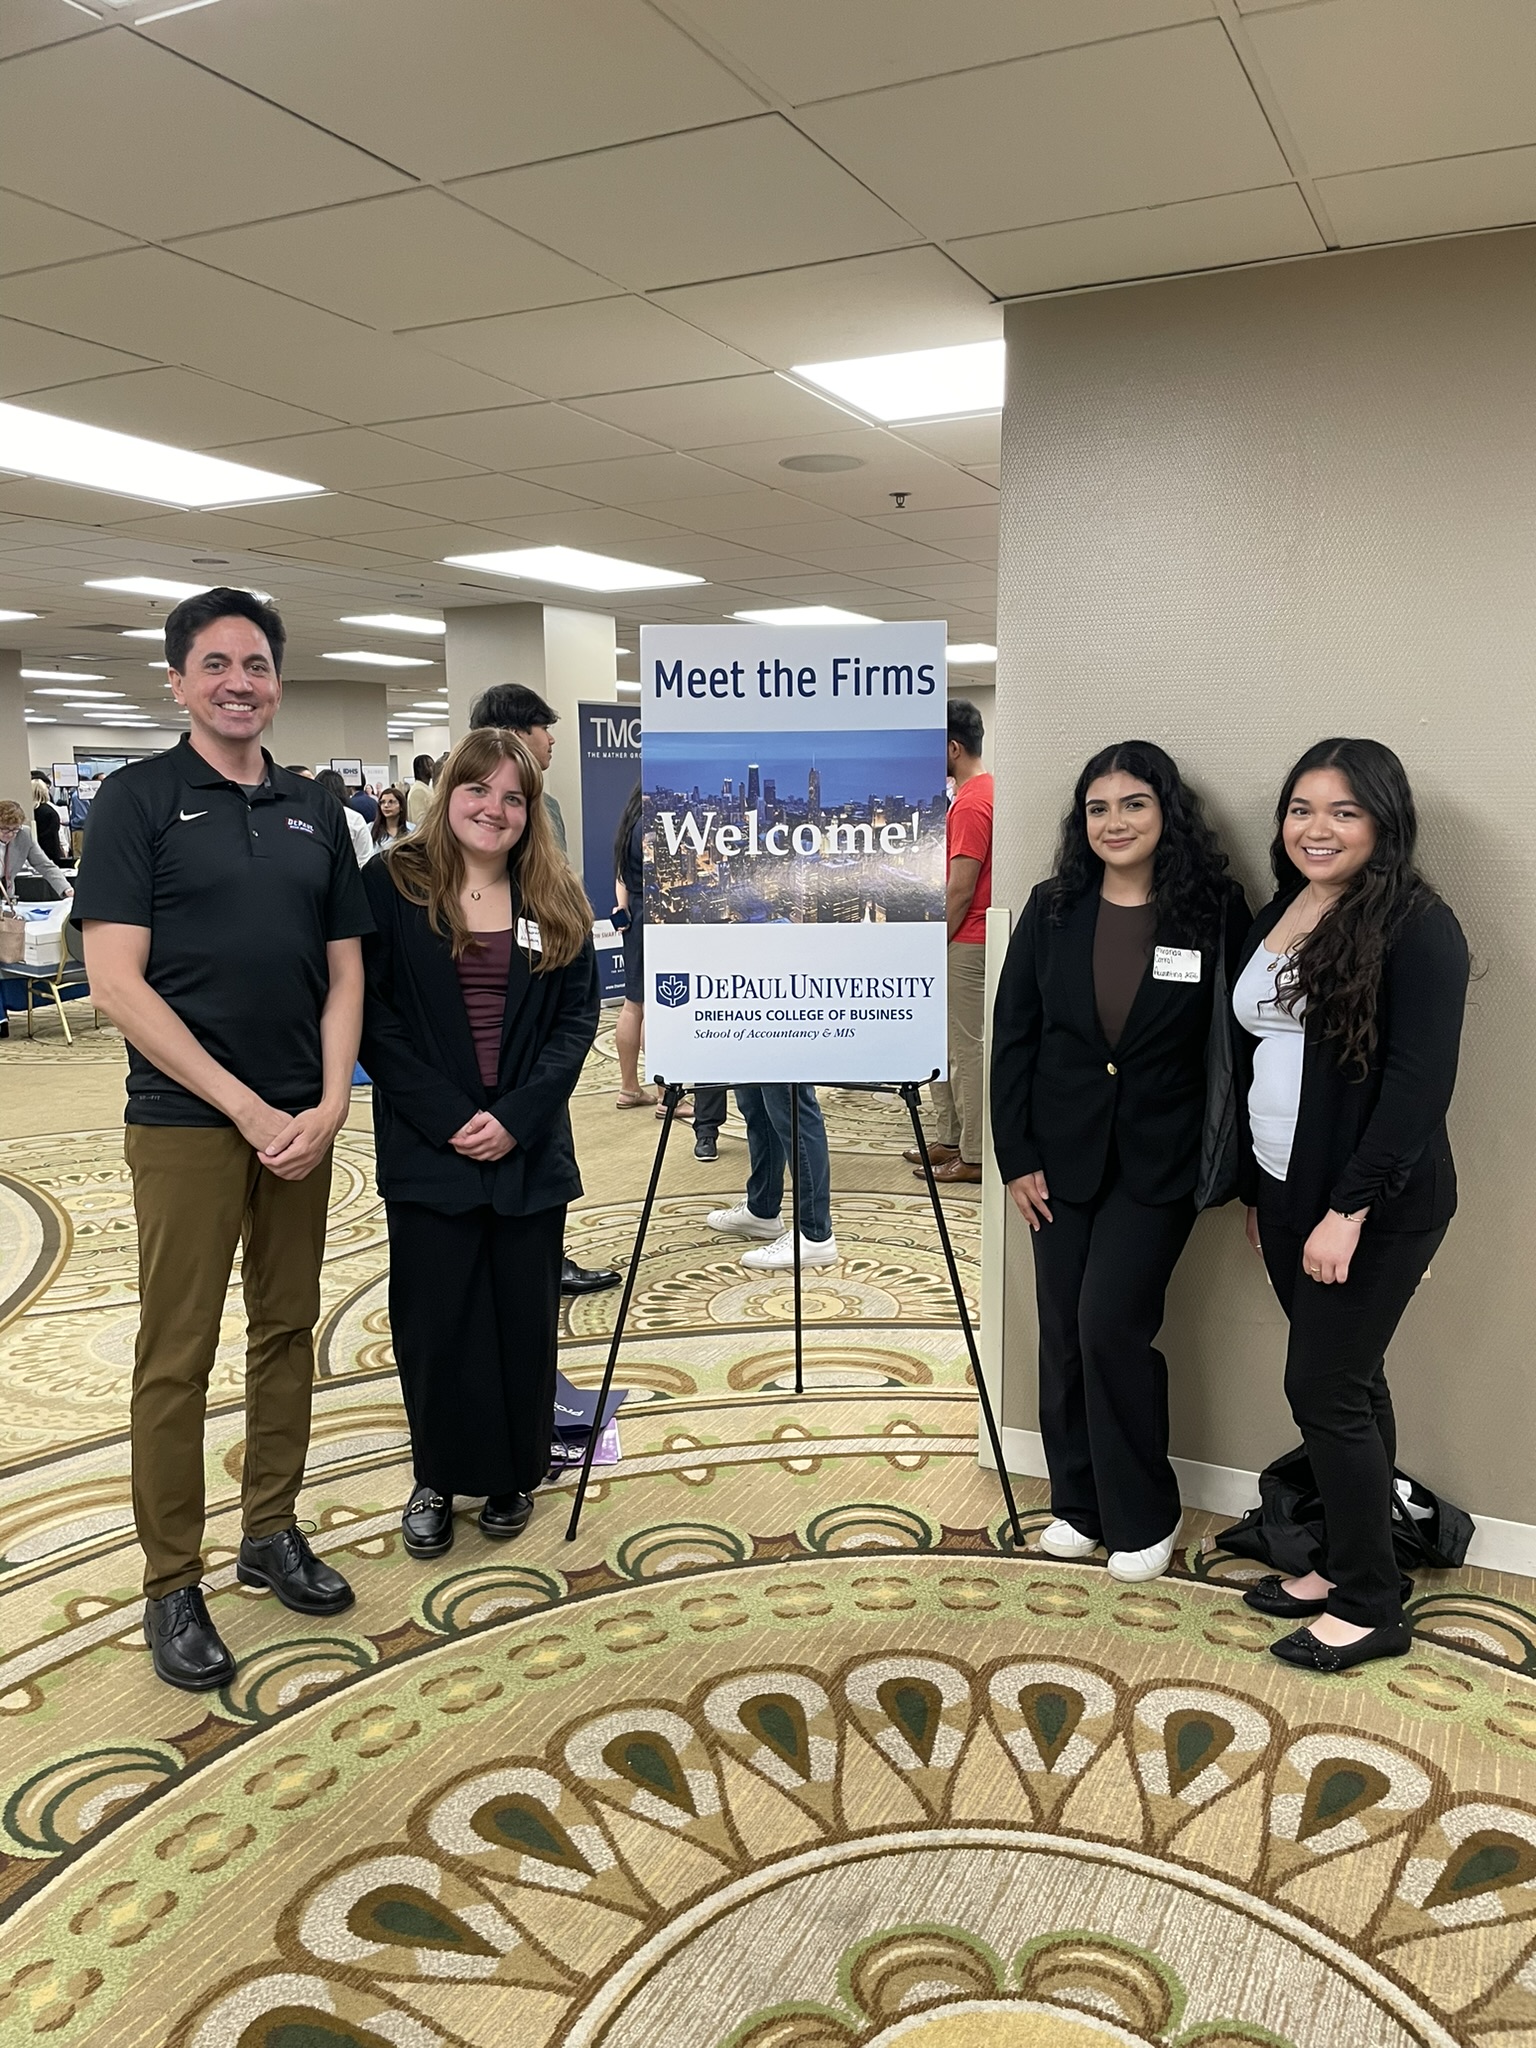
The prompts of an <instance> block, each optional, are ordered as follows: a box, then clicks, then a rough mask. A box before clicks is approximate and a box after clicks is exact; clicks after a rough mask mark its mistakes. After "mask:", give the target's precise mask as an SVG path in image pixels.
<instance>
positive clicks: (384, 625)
mask: <svg viewBox="0 0 1536 2048" xmlns="http://www.w3.org/2000/svg"><path fill="white" fill-rule="evenodd" d="M341 624H342V625H343V626H371V627H372V628H373V629H374V631H375V632H376V633H422V634H433V635H437V634H442V633H446V632H447V630H448V625H447V621H446V620H444V619H416V618H412V616H411V615H410V613H409V612H364V613H363V614H362V615H361V616H360V617H354V618H346V619H343V620H342V621H341Z"/></svg>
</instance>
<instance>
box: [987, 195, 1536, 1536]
mask: <svg viewBox="0 0 1536 2048" xmlns="http://www.w3.org/2000/svg"><path fill="white" fill-rule="evenodd" d="M1007 335H1008V360H1009V398H1008V405H1007V410H1006V412H1005V415H1004V431H1003V485H1002V488H1003V520H1002V538H1001V564H1000V570H1001V574H1000V592H999V600H1000V601H999V611H1000V614H1001V618H1000V626H1001V630H1000V635H999V640H1000V666H999V672H998V673H999V682H998V720H997V727H996V732H995V738H994V744H993V746H992V749H991V752H992V757H993V765H994V767H995V769H996V771H997V781H998V814H997V834H998V836H997V847H998V852H997V865H996V874H997V886H998V898H997V900H998V901H999V902H1002V903H1006V904H1008V905H1010V906H1014V907H1016V906H1017V905H1018V904H1019V903H1021V902H1022V901H1023V898H1024V896H1025V894H1026V893H1027V891H1028V889H1029V886H1030V885H1031V883H1032V882H1033V881H1034V880H1036V879H1037V878H1038V876H1039V875H1040V874H1042V873H1043V872H1044V871H1045V869H1046V867H1047V865H1048V859H1049V849H1050V845H1051V841H1052V837H1053V832H1054V825H1055V820H1056V817H1057V815H1058V813H1059V811H1060V808H1061V806H1062V803H1063V802H1064V800H1065V797H1066V795H1067V793H1068V791H1069V789H1070V786H1071V783H1072V780H1073V778H1074V776H1075V774H1076V772H1077V770H1078V768H1079V767H1080V765H1081V763H1082V761H1083V760H1084V759H1085V758H1086V757H1087V755H1088V754H1089V753H1091V752H1092V751H1093V750H1094V749H1096V748H1097V747H1099V746H1100V745H1102V744H1104V743H1106V742H1108V741H1110V740H1114V739H1117V738H1122V737H1125V736H1127V735H1129V734H1131V733H1138V734H1144V735H1146V736H1148V737H1150V738H1153V739H1157V740H1160V741H1161V742H1163V743H1164V744H1165V745H1166V746H1167V747H1168V748H1169V749H1170V750H1171V751H1172V752H1173V753H1174V755H1175V756H1176V757H1177V758H1178V759H1179V760H1180V762H1181V763H1182V764H1183V766H1184V768H1185V770H1186V772H1187V773H1188V774H1189V776H1190V777H1191V779H1192V780H1193V781H1194V782H1196V784H1197V785H1198V786H1199V787H1200V788H1201V790H1202V791H1203V792H1204V794H1205V796H1206V798H1207V800H1208V802H1209V804H1210V806H1211V808H1212V810H1213V812H1214V813H1215V816H1216V818H1217V820H1218V821H1219V824H1220V827H1221V830H1222V832H1223V834H1224V835H1225V839H1226V843H1227V846H1228V849H1229V851H1230V852H1231V853H1232V855H1233V857H1234V861H1235V864H1236V866H1237V868H1238V870H1239V872H1240V874H1241V876H1242V879H1243V881H1244V882H1245V884H1246V885H1247V887H1248V889H1249V892H1250V895H1251V896H1252V897H1253V899H1254V900H1255V901H1256V902H1257V901H1261V900H1263V898H1264V896H1266V895H1267V893H1268V890H1267V887H1266V876H1267V865H1266V861H1265V848H1266V845H1267V841H1268V837H1269V832H1270V818H1271V817H1272V812H1273V804H1274V799H1275V795H1276V793H1277V785H1278V782H1279V779H1280V777H1281V776H1282V775H1283V773H1284V771H1285V769H1286V768H1287V767H1288V766H1289V764H1290V762H1291V761H1292V760H1293V759H1294V758H1295V756H1296V755H1297V754H1298V753H1299V752H1300V751H1301V749H1302V748H1303V747H1305V746H1306V745H1307V744H1308V743H1310V742H1311V741H1312V740H1314V739H1317V738H1319V737H1321V736H1323V735H1325V734H1328V733H1335V732H1353V733H1366V734H1370V735H1373V736H1375V737H1376V738H1378V739H1382V740H1384V741H1386V742H1387V743H1388V744H1389V745H1391V746H1393V747H1395V748H1396V749H1397V751H1398V752H1399V753H1400V754H1401V755H1402V757H1403V759H1404V761H1405V763H1406V764H1407V767H1408V772H1409V774H1410V776H1411V777H1412V779H1413V783H1414V787H1415V790H1416V793H1417V795H1418V799H1419V806H1420V814H1421V825H1422V839H1421V846H1422V855H1423V859H1424V862H1425V865H1426V867H1427V869H1428V871H1429V873H1430V875H1431V876H1432V878H1433V879H1434V880H1435V881H1436V883H1437V884H1438V885H1439V886H1440V888H1441V889H1442V890H1443V891H1444V893H1445V895H1446V896H1447V897H1448V899H1449V901H1450V902H1451V904H1452V906H1453V907H1454V908H1455V910H1456V912H1457V914H1458V915H1459V916H1460V918H1461V920H1462V922H1463V924H1464V925H1465V927H1466V930H1467V933H1468V936H1469V938H1470V941H1471V944H1472V948H1473V953H1474V956H1475V958H1476V960H1477V962H1478V963H1479V964H1480V965H1481V967H1482V968H1483V969H1484V970H1485V972H1484V975H1483V978H1482V979H1481V980H1480V981H1478V982H1477V983H1476V984H1475V985H1474V988H1473V991H1472V997H1471V1004H1470V1009H1469V1013H1468V1021H1467V1031H1466V1037H1465V1040H1464V1045H1463V1060H1462V1072H1461V1082H1460V1086H1459V1088H1458V1091H1457V1096H1456V1101H1455V1105H1454V1107H1453V1110H1452V1117H1451V1130H1452V1139H1453V1143H1454V1146H1455V1150H1456V1154H1457V1161H1458V1168H1459V1172H1460V1178H1461V1189H1462V1198H1461V1212H1460V1214H1459V1216H1458V1217H1457V1219H1456V1221H1455V1222H1454V1223H1453V1224H1452V1226H1451V1233H1450V1237H1449V1239H1448V1241H1447V1243H1446V1246H1445V1248H1444V1250H1443V1251H1442V1253H1441V1255H1440V1257H1439V1258H1438V1259H1437V1260H1436V1262H1435V1268H1434V1273H1433V1277H1432V1279H1431V1280H1430V1282H1429V1284H1428V1285H1427V1286H1426V1287H1424V1288H1423V1289H1421V1291H1420V1294H1419V1297H1418V1299H1417V1300H1416V1301H1415V1303H1414V1304H1413V1306H1412V1307H1411V1308H1410V1310H1409V1313H1408V1317H1407V1319H1406V1320H1405V1323H1404V1325H1403V1328H1402V1330H1401V1332H1400V1334H1399V1338H1398V1341H1397V1343H1396V1345H1395V1346H1394V1348H1393V1352H1392V1355H1391V1376H1392V1383H1393V1386H1394V1389H1395V1393H1396V1398H1397V1406H1398V1414H1399V1421H1400V1425H1401V1431H1402V1456H1403V1459H1404V1461H1405V1462H1406V1463H1407V1464H1408V1466H1409V1467H1410V1468H1411V1469H1416V1470H1418V1471H1420V1472H1422V1473H1423V1475H1424V1476H1425V1477H1426V1478H1427V1479H1429V1480H1430V1482H1431V1483H1432V1484H1434V1485H1436V1486H1439V1487H1441V1488H1443V1489H1444V1490H1445V1491H1446V1492H1447V1493H1449V1494H1450V1495H1451V1496H1452V1497H1453V1498H1455V1499H1458V1500H1460V1501H1462V1502H1464V1503H1465V1504H1466V1505H1467V1506H1468V1507H1470V1508H1472V1509H1473V1510H1474V1511H1476V1510H1479V1509H1481V1510H1482V1511H1483V1513H1485V1514H1489V1515H1498V1516H1504V1517H1507V1518H1511V1519H1514V1520H1518V1521H1525V1522H1531V1521H1536V1483H1533V1477H1532V1473H1533V1459H1532V1452H1533V1449H1536V1371H1533V1369H1532V1361H1531V1332H1532V1329H1533V1327H1536V1233H1533V1230H1532V1226H1531V1216H1530V1203H1529V1188H1530V1184H1531V1180H1532V1175H1533V1170H1536V1085H1533V1071H1532V1069H1533V1062H1532V1055H1531V1044H1532V1030H1531V1019H1532V1016H1533V1004H1536V832H1533V827H1532V816H1533V809H1532V806H1533V796H1532V791H1533V790H1536V546H1533V544H1536V233H1533V232H1530V231H1521V232H1515V233H1509V234H1498V235H1485V236H1477V237H1470V238H1467V239H1463V240H1456V241H1447V242H1439V243H1432V244H1427V245H1424V246H1420V247H1413V248H1401V249H1395V250H1388V251H1373V252H1369V253H1361V254H1351V255H1345V256H1339V257H1333V258H1327V259H1323V260H1319V261H1315V262H1307V263H1295V264H1287V265H1282V266H1277V267H1274V268H1270V269H1264V270H1255V271H1247V272H1237V273H1229V274H1226V275H1221V276H1209V277H1203V278H1192V279H1182V280H1178V281H1176V282H1170V283H1165V284H1156V285H1147V286H1142V287H1138V288H1134V289H1127V290H1121V291H1111V292H1102V293H1095V294H1088V295H1083V296H1079V297H1074V298H1064V299H1059V300H1054V301H1046V302H1036V303H1031V304H1026V305H1019V306H1015V307H1013V308H1011V309H1010V310H1009V314H1008V322H1007ZM1018 1234H1019V1235H1022V1232H1019V1233H1018ZM1027 1265H1028V1247H1027V1245H1022V1244H1018V1243H1013V1244H1012V1245H1011V1248H1010V1254H1009V1266H1010V1273H1009V1285H1008V1290H1007V1300H1008V1311H1007V1321H1006V1329H1005V1340H1006V1359H1007V1388H1008V1397H1007V1403H1006V1412H1007V1416H1008V1420H1009V1421H1010V1422H1012V1423H1014V1424H1016V1425H1019V1426H1026V1427H1028V1426H1033V1423H1034V1397H1033V1343H1034V1337H1033V1329H1032V1321H1031V1316H1032V1311H1031V1307H1030V1290H1029V1276H1028V1271H1027ZM1164 1335H1165V1346H1166V1348H1167V1350H1168V1352H1169V1356H1170V1361H1171V1364H1172V1368H1173V1379H1174V1385H1175V1395H1174V1445H1173V1448H1174V1451H1175V1452H1176V1453H1177V1454H1181V1455H1183V1456H1185V1457H1189V1458H1196V1459H1202V1460H1207V1461H1210V1462H1213V1463H1216V1464H1223V1465H1232V1466H1240V1467H1245V1468H1249V1469H1252V1468H1255V1467H1257V1466H1259V1465H1262V1464H1263V1463H1264V1462H1265V1461H1266V1460H1267V1459H1268V1458H1269V1457H1270V1456H1272V1455H1273V1454H1274V1453H1275V1452H1277V1451H1279V1450H1282V1449H1284V1448H1285V1447H1286V1446H1287V1445H1288V1444H1289V1443H1291V1442H1292V1441H1294V1434H1295V1433H1294V1430H1293V1428H1292V1425H1291V1423H1290V1421H1289V1418H1288V1415H1287V1413H1286V1410H1285V1406H1284V1402H1283V1397H1282V1395H1281V1391H1280V1371H1281V1363H1282V1356H1283V1344H1284V1336H1283V1324H1282V1320H1281V1318H1280V1315H1279V1312H1278V1309H1277V1308H1276V1307H1275V1305H1274V1303H1273V1300H1272V1298H1271V1297H1270V1296H1269V1294H1268V1291H1267V1289H1266V1287H1265V1286H1264V1285H1263V1282H1262V1279H1261V1275H1260V1272H1259V1270H1258V1263H1257V1261H1256V1260H1254V1259H1253V1257H1252V1255H1251V1254H1250V1253H1249V1252H1248V1251H1247V1250H1246V1249H1245V1247H1244V1246H1243V1244H1242V1241H1241V1231H1240V1228H1239V1212H1238V1211H1237V1209H1236V1208H1235V1207H1232V1208H1229V1209H1226V1210H1224V1211H1220V1212H1217V1213H1216V1214H1214V1215H1210V1216H1206V1217H1203V1218H1202V1219H1201V1222H1200V1224H1199V1226H1198V1228H1197V1232H1196V1237H1195V1240H1194V1242H1193V1243H1192V1245H1191V1248H1190V1250H1189V1252H1188V1253H1187V1254H1186V1256H1185V1259H1184V1262H1183V1264H1182V1266H1181V1268H1180V1270H1179V1273H1178V1275H1177V1277H1176V1280H1175V1286H1174V1293H1173V1298H1172V1301H1171V1304H1170V1312H1169V1321H1168V1325H1167V1327H1166V1329H1165V1333H1164Z"/></svg>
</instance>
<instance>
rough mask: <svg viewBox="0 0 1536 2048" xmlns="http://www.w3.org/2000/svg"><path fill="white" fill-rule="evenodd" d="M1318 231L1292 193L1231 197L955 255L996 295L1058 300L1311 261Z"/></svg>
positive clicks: (1021, 231) (1012, 236) (995, 238)
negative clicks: (1093, 287) (1136, 283)
mask: <svg viewBox="0 0 1536 2048" xmlns="http://www.w3.org/2000/svg"><path fill="white" fill-rule="evenodd" d="M1323 246H1324V244H1323V238H1322V236H1321V235H1320V234H1319V233H1318V231H1317V223H1316V222H1315V221H1314V220H1313V218H1312V216H1311V214H1310V213H1309V212H1308V211H1307V203H1306V201H1305V200H1304V199H1303V198H1302V196H1301V194H1300V192H1299V191H1298V190H1297V188H1296V187H1295V186H1294V185H1271V186H1268V187H1266V188H1265V189H1264V190H1262V191H1258V192H1225V193H1222V194H1220V195H1219V196H1217V197H1215V198H1212V199H1185V200H1181V201H1178V202H1177V203H1175V204H1174V205H1171V206H1149V207H1138V208H1137V209H1136V210H1135V212H1132V213H1108V214H1101V215H1099V217H1098V218H1097V219H1095V220H1072V221H1053V222H1052V223H1051V224H1050V225H1049V226H1048V227H1039V228H1015V229H1013V230H1012V231H1011V232H1010V233H1008V234H1003V235H980V236H978V237H977V238H976V239H975V240H971V241H963V242H956V243H954V244H953V250H954V254H955V256H956V258H957V260H958V261H960V262H961V263H963V264H964V265H965V267H966V268H967V270H973V271H974V272H975V273H976V275H977V276H978V277H979V278H981V279H982V281H983V282H984V283H985V284H988V285H990V286H991V287H992V289H993V291H995V292H998V293H999V294H1006V295H1008V296H1009V297H1017V296H1020V295H1022V294H1024V293H1027V292H1054V291H1061V290H1063V289H1065V288H1067V287H1070V286H1072V285H1085V284H1108V283H1111V282H1113V281H1115V280H1117V279H1120V278H1133V277H1163V276H1167V275H1169V274H1171V273H1172V272H1175V271H1181V270H1210V269H1213V268H1215V267H1216V266H1217V265H1219V264H1233V263H1256V262H1261V261H1263V260H1264V259H1266V258H1269V257H1277V256H1305V255H1311V254H1314V253H1316V252H1318V251H1320V250H1321V249H1322V248H1323Z"/></svg>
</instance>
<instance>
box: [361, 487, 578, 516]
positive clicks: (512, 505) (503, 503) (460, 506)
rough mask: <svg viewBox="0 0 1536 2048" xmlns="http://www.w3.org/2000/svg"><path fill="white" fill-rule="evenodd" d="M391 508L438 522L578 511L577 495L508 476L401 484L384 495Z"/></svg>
mask: <svg viewBox="0 0 1536 2048" xmlns="http://www.w3.org/2000/svg"><path fill="white" fill-rule="evenodd" d="M387 496H388V499H389V502H390V503H391V504H392V505H403V506H405V507H407V508H408V509H410V510H412V511H415V512H418V513H422V512H428V513H431V514H432V515H433V516H434V517H435V518H438V519H463V520H468V521H478V520H487V519H516V518H517V517H518V516H519V515H520V514H521V513H524V512H565V511H572V510H575V509H578V508H579V507H580V505H581V494H580V493H572V492H569V491H562V490H559V489H556V488H552V487H551V486H549V485H546V484H538V483H525V482H524V481H523V480H522V479H521V478H519V477H511V476H466V477H461V478H459V480H458V481H457V482H450V483H435V484H434V483H426V484H402V485H400V486H399V487H398V488H393V489H391V490H390V491H389V492H388V493H387Z"/></svg>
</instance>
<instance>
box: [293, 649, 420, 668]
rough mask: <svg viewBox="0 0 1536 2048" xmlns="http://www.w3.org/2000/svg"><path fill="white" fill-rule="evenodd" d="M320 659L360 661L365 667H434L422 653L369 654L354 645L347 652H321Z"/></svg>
mask: <svg viewBox="0 0 1536 2048" xmlns="http://www.w3.org/2000/svg"><path fill="white" fill-rule="evenodd" d="M320 659H321V660H322V661H360V662H361V663H362V664H363V666H364V667H365V668H435V667H436V666H437V664H436V663H435V662H431V661H428V660H427V658H426V656H425V655H424V654H370V653H369V652H368V650H367V649H366V648H365V647H355V648H353V649H352V650H351V652H350V653H347V654H322V655H321V657H320Z"/></svg>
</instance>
